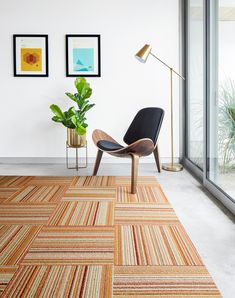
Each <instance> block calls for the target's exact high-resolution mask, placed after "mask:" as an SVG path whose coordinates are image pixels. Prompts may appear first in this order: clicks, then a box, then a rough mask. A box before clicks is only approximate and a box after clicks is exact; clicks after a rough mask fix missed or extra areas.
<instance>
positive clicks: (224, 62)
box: [184, 0, 235, 214]
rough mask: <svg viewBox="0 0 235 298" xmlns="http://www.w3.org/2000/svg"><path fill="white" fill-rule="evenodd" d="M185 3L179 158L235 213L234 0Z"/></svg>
mask: <svg viewBox="0 0 235 298" xmlns="http://www.w3.org/2000/svg"><path fill="white" fill-rule="evenodd" d="M184 3H185V5H186V6H185V7H184V12H185V27H186V28H185V29H186V30H185V31H186V42H185V52H186V58H185V60H186V61H185V66H186V67H185V69H186V90H185V95H186V96H185V105H186V109H185V139H186V140H185V157H184V161H185V162H184V164H185V166H186V167H187V168H188V169H189V170H190V171H191V172H193V173H194V174H196V175H197V176H198V177H199V178H200V179H201V181H202V183H203V185H204V186H205V187H206V188H207V189H208V190H209V191H210V192H211V193H212V194H213V195H214V196H216V197H217V198H218V199H219V200H220V201H222V203H223V204H224V205H225V206H227V208H229V209H230V210H231V211H232V212H233V213H234V214H235V38H234V32H235V0H208V1H203V0H186V1H184Z"/></svg>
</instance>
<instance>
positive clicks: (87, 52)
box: [73, 48, 94, 72]
mask: <svg viewBox="0 0 235 298" xmlns="http://www.w3.org/2000/svg"><path fill="white" fill-rule="evenodd" d="M73 70H74V71H77V72H84V71H85V72H86V71H94V49H93V48H73Z"/></svg>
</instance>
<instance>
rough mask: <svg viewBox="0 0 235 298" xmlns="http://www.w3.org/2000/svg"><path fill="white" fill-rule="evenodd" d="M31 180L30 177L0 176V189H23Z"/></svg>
mask: <svg viewBox="0 0 235 298" xmlns="http://www.w3.org/2000/svg"><path fill="white" fill-rule="evenodd" d="M32 178H33V177H30V176H0V187H10V188H12V187H23V186H24V185H26V184H27V183H29V182H30V181H31V180H32Z"/></svg>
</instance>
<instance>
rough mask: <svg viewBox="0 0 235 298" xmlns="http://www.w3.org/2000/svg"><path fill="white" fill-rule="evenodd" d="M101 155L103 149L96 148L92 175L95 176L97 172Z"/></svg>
mask: <svg viewBox="0 0 235 298" xmlns="http://www.w3.org/2000/svg"><path fill="white" fill-rule="evenodd" d="M102 155H103V151H101V150H99V149H98V151H97V155H96V161H95V166H94V170H93V176H96V174H97V172H98V169H99V166H100V161H101V158H102Z"/></svg>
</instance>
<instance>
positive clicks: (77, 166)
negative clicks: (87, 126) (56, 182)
mask: <svg viewBox="0 0 235 298" xmlns="http://www.w3.org/2000/svg"><path fill="white" fill-rule="evenodd" d="M69 149H75V150H76V165H75V167H69ZM78 149H85V150H86V162H85V165H84V166H81V167H79V163H78ZM87 164H88V162H87V142H86V145H85V146H70V145H69V144H68V142H66V166H67V169H76V170H77V171H78V169H84V168H87Z"/></svg>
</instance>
